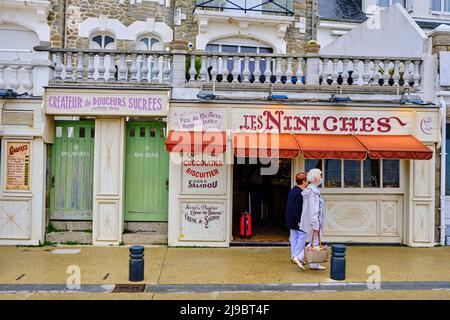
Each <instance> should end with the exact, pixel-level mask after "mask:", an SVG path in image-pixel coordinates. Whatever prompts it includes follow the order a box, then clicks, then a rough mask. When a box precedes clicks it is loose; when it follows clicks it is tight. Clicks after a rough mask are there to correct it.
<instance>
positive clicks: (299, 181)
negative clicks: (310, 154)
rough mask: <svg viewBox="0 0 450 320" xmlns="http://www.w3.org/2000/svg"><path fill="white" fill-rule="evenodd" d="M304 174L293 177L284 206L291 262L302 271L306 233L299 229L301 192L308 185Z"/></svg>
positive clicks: (303, 268) (301, 205) (301, 204)
mask: <svg viewBox="0 0 450 320" xmlns="http://www.w3.org/2000/svg"><path fill="white" fill-rule="evenodd" d="M306 180H307V176H306V173H298V174H297V175H296V176H295V181H296V185H295V186H294V187H293V188H292V189H291V191H290V192H289V194H288V200H287V206H286V227H288V228H289V229H290V238H289V239H290V241H291V261H292V262H295V263H296V264H297V265H298V266H299V267H300V268H301V269H302V270H305V267H304V266H303V261H302V260H303V249H304V247H305V242H306V233H305V232H303V231H301V230H300V228H299V225H300V220H301V217H302V207H303V196H302V192H303V190H304V189H305V188H306V186H307V185H308V183H307V181H306Z"/></svg>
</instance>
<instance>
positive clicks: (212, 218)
mask: <svg viewBox="0 0 450 320" xmlns="http://www.w3.org/2000/svg"><path fill="white" fill-rule="evenodd" d="M225 207H226V206H225V203H224V202H213V201H211V202H209V201H208V202H207V201H201V200H197V199H192V200H183V201H182V203H181V212H180V218H181V224H180V226H181V228H180V237H179V240H180V241H225V212H226V208H225Z"/></svg>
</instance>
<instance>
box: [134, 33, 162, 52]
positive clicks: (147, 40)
mask: <svg viewBox="0 0 450 320" xmlns="http://www.w3.org/2000/svg"><path fill="white" fill-rule="evenodd" d="M136 49H137V50H144V51H161V50H163V43H162V42H161V41H160V40H159V39H157V38H156V37H153V36H143V37H140V38H139V39H138V41H137V43H136Z"/></svg>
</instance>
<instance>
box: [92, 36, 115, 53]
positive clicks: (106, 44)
mask: <svg viewBox="0 0 450 320" xmlns="http://www.w3.org/2000/svg"><path fill="white" fill-rule="evenodd" d="M89 47H90V49H101V50H105V49H115V48H116V41H115V39H114V37H113V36H111V35H109V34H96V35H93V36H92V37H91V41H90V43H89Z"/></svg>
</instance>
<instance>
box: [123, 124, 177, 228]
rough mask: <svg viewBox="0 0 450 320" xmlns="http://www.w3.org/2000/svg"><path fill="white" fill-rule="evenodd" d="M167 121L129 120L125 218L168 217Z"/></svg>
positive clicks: (143, 219) (128, 219) (148, 219)
mask: <svg viewBox="0 0 450 320" xmlns="http://www.w3.org/2000/svg"><path fill="white" fill-rule="evenodd" d="M165 127H166V125H165V123H163V122H128V125H127V139H126V143H127V144H126V156H125V220H126V221H167V207H168V203H167V201H168V181H169V154H168V153H167V151H166V150H165V147H164V142H165V134H164V133H165Z"/></svg>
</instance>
